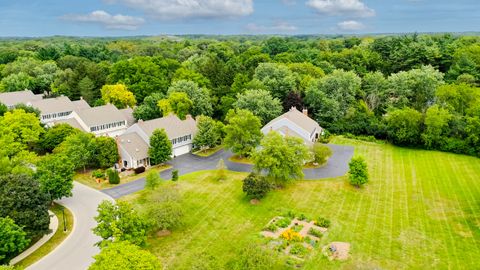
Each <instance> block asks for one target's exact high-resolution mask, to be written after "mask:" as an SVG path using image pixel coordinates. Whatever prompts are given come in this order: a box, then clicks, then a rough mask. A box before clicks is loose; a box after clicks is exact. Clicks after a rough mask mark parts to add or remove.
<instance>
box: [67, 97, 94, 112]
mask: <svg viewBox="0 0 480 270" xmlns="http://www.w3.org/2000/svg"><path fill="white" fill-rule="evenodd" d="M72 103H73V105H74V106H75V109H76V110H79V111H80V110H85V109H90V108H91V107H90V105H88V103H87V102H86V101H85V100H84V99H79V100H74V101H72Z"/></svg>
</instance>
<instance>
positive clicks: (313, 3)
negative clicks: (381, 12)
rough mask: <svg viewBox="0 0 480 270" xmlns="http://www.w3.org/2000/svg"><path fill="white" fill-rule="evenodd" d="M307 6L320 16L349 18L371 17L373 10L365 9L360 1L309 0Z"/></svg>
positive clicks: (373, 14) (373, 13)
mask: <svg viewBox="0 0 480 270" xmlns="http://www.w3.org/2000/svg"><path fill="white" fill-rule="evenodd" d="M307 6H310V7H312V8H313V9H315V11H317V12H318V13H320V14H327V15H332V16H349V17H361V18H364V17H372V16H375V10H373V9H371V8H369V7H367V5H365V4H364V3H363V2H362V1H360V0H309V1H308V2H307Z"/></svg>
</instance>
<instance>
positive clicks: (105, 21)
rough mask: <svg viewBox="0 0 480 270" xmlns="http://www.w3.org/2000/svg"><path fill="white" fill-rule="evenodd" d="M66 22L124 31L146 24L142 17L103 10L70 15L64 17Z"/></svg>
mask: <svg viewBox="0 0 480 270" xmlns="http://www.w3.org/2000/svg"><path fill="white" fill-rule="evenodd" d="M62 18H63V19H65V20H69V21H75V22H86V23H99V24H102V25H104V26H105V27H106V28H108V29H123V30H135V29H137V28H138V27H139V26H140V25H142V24H143V23H145V20H144V19H143V18H140V17H132V16H126V15H121V14H117V15H111V14H109V13H108V12H105V11H103V10H95V11H93V12H91V13H89V14H84V15H78V14H70V15H64V16H63V17H62Z"/></svg>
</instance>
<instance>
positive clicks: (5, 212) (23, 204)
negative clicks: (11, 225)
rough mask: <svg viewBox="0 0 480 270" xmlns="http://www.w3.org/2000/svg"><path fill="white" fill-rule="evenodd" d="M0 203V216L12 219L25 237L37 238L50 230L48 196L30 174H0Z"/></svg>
mask: <svg viewBox="0 0 480 270" xmlns="http://www.w3.org/2000/svg"><path fill="white" fill-rule="evenodd" d="M0 205H1V206H2V207H0V217H9V218H11V219H13V220H14V221H15V224H17V225H18V226H20V227H21V228H23V230H24V231H25V232H26V233H27V238H29V239H38V238H39V237H41V236H42V235H44V234H46V233H48V232H49V231H50V230H49V228H48V226H49V224H50V217H49V216H48V206H49V205H50V198H49V196H48V195H47V194H46V193H45V192H43V190H42V189H41V188H40V185H39V183H38V181H36V180H35V179H34V178H33V177H32V176H29V175H25V174H5V175H0Z"/></svg>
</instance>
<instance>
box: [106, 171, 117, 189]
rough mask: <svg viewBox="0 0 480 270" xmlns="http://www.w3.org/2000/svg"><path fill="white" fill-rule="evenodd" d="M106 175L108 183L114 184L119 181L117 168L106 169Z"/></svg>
mask: <svg viewBox="0 0 480 270" xmlns="http://www.w3.org/2000/svg"><path fill="white" fill-rule="evenodd" d="M107 176H108V182H109V183H110V184H113V185H116V184H119V183H120V176H119V175H118V172H117V170H114V169H108V170H107Z"/></svg>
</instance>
